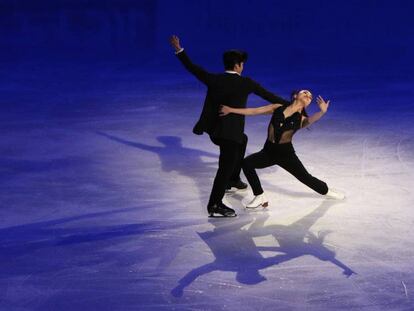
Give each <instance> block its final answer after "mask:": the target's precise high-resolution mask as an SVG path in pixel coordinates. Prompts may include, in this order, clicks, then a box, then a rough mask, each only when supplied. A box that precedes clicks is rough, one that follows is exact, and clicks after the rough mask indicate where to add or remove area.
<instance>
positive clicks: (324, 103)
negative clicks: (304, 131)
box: [302, 96, 330, 127]
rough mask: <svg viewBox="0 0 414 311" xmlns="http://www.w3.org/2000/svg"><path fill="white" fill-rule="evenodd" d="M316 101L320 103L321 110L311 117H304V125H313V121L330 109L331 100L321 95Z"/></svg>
mask: <svg viewBox="0 0 414 311" xmlns="http://www.w3.org/2000/svg"><path fill="white" fill-rule="evenodd" d="M316 102H317V103H318V106H319V109H320V111H318V112H316V113H314V114H313V115H311V116H310V117H304V118H302V127H307V126H309V125H311V124H312V123H315V122H316V121H318V120H319V119H320V118H322V116H323V115H324V114H325V113H326V112H327V111H328V107H329V102H330V101H329V100H328V101H325V100H324V99H323V98H322V97H321V96H318V98H317V99H316Z"/></svg>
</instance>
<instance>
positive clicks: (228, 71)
mask: <svg viewBox="0 0 414 311" xmlns="http://www.w3.org/2000/svg"><path fill="white" fill-rule="evenodd" d="M225 72H226V73H233V74H236V75H239V76H240V73H238V72H236V71H232V70H226V71H225Z"/></svg>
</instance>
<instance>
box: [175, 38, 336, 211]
mask: <svg viewBox="0 0 414 311" xmlns="http://www.w3.org/2000/svg"><path fill="white" fill-rule="evenodd" d="M170 43H171V45H172V46H173V47H174V49H175V54H176V56H177V57H178V59H179V60H180V61H181V63H182V64H183V65H184V67H185V68H186V69H187V70H188V71H189V72H190V73H192V74H193V75H194V76H195V77H196V78H197V79H198V80H200V82H202V83H203V84H205V85H206V86H207V94H206V98H205V101H204V106H203V110H202V112H201V116H200V119H199V120H198V122H197V123H196V125H195V126H194V128H193V132H194V133H195V134H197V135H201V134H203V133H207V134H208V135H209V136H210V140H211V141H212V142H213V143H214V144H215V145H217V146H218V147H219V148H220V156H219V163H218V170H217V173H216V176H215V178H214V183H213V188H212V190H211V194H210V199H209V202H208V205H207V211H208V214H209V216H217V215H220V216H224V217H234V216H236V213H235V211H234V210H233V209H231V208H230V207H228V206H226V205H225V204H224V203H223V201H222V199H223V197H224V194H225V192H226V190H229V189H231V188H233V189H236V190H244V189H247V184H245V183H244V182H242V181H241V179H240V172H241V169H243V172H244V174H245V176H246V178H247V181H248V182H249V184H250V186H251V187H252V190H253V194H254V199H253V200H252V201H251V202H250V203H249V204H248V205H247V206H246V207H247V208H253V209H254V208H258V207H267V206H268V204H269V201H268V199H267V197H266V195H265V193H264V191H263V189H262V186H261V184H260V180H259V178H258V176H257V173H256V169H261V168H265V167H269V166H273V165H279V166H280V167H282V168H284V169H285V170H286V171H288V172H289V173H291V174H292V175H293V176H295V177H296V178H297V179H298V180H299V181H301V182H302V183H304V184H305V185H307V186H308V187H310V188H311V189H313V190H314V191H316V192H318V193H319V194H321V195H323V196H326V197H329V198H334V199H343V198H344V194H342V193H340V192H339V191H337V190H334V189H331V188H330V187H328V185H327V184H326V183H325V182H323V181H321V180H319V179H317V178H315V177H313V176H312V175H311V174H309V173H308V171H307V170H306V169H305V167H304V166H303V164H302V163H301V161H300V160H299V158H298V157H297V155H296V153H295V149H294V148H293V145H292V137H293V135H294V134H295V133H296V131H297V130H299V129H301V128H304V127H307V126H309V125H311V124H312V123H315V122H316V121H318V120H319V119H320V118H321V117H322V116H323V115H324V114H325V113H326V112H327V109H328V107H329V101H325V100H324V99H323V98H322V97H320V96H319V97H318V98H317V100H316V101H317V104H318V106H319V109H320V111H319V112H317V113H315V114H313V115H311V116H308V115H307V113H306V110H305V109H306V108H307V107H308V106H309V105H310V103H311V102H312V99H313V97H312V93H311V92H310V91H308V90H300V91H294V92H293V93H292V95H291V98H290V100H289V101H288V100H285V99H283V98H281V97H279V96H277V95H275V94H273V93H271V92H269V91H267V90H266V89H264V88H263V87H262V86H261V85H260V84H258V83H257V82H255V81H254V80H252V79H250V78H248V77H243V76H242V75H241V73H242V71H243V67H244V64H245V63H246V61H247V53H245V52H243V51H238V50H230V51H226V52H224V54H223V63H224V69H225V71H224V72H223V73H218V74H217V73H210V72H208V71H206V70H204V69H203V68H201V67H200V66H197V65H195V64H194V63H192V62H191V60H190V58H189V57H188V55H187V54H186V52H185V51H184V49H183V48H182V47H181V45H180V40H179V38H178V37H177V36H172V37H171V38H170ZM251 93H254V94H256V95H258V96H260V97H261V98H263V99H264V100H266V101H267V102H269V103H270V104H268V105H266V106H262V107H258V108H246V102H247V98H248V96H249V95H250V94H251ZM259 114H269V115H271V119H270V122H269V126H268V130H267V140H266V142H265V144H264V147H263V149H262V150H260V151H259V152H256V153H254V154H251V155H250V156H248V157H246V158H244V154H245V151H246V145H247V136H246V134H244V119H245V116H246V115H259Z"/></svg>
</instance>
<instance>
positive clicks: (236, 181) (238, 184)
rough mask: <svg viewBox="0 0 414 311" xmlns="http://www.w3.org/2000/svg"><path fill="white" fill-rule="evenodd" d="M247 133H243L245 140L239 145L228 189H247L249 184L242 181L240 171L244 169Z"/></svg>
mask: <svg viewBox="0 0 414 311" xmlns="http://www.w3.org/2000/svg"><path fill="white" fill-rule="evenodd" d="M246 146H247V135H246V134H243V142H242V143H241V144H240V145H239V153H238V156H237V159H236V161H235V166H234V169H233V172H232V174H231V177H230V182H229V183H228V185H227V188H226V189H227V190H229V189H231V188H232V187H235V188H237V189H246V188H247V184H245V183H244V182H242V181H241V178H240V173H241V169H242V164H243V159H244V155H245V154H246Z"/></svg>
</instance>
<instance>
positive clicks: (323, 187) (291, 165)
mask: <svg viewBox="0 0 414 311" xmlns="http://www.w3.org/2000/svg"><path fill="white" fill-rule="evenodd" d="M277 164H278V165H279V166H280V167H282V168H284V169H285V170H286V171H288V172H289V173H291V174H292V175H293V176H295V177H296V178H297V179H298V180H299V181H300V182H302V183H304V184H305V185H306V186H308V187H309V188H311V189H313V190H314V191H316V192H317V193H319V194H323V195H324V194H326V193H327V192H328V185H327V184H326V183H325V182H323V181H322V180H319V179H318V178H316V177H313V176H312V175H311V174H309V173H308V171H307V170H306V168H305V167H304V166H303V164H302V162H301V161H300V160H299V158H298V157H297V155H296V154H295V153H294V152H292V153H289V154H286V155H284V156H283V157H280V158H279V161H278V163H277Z"/></svg>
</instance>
